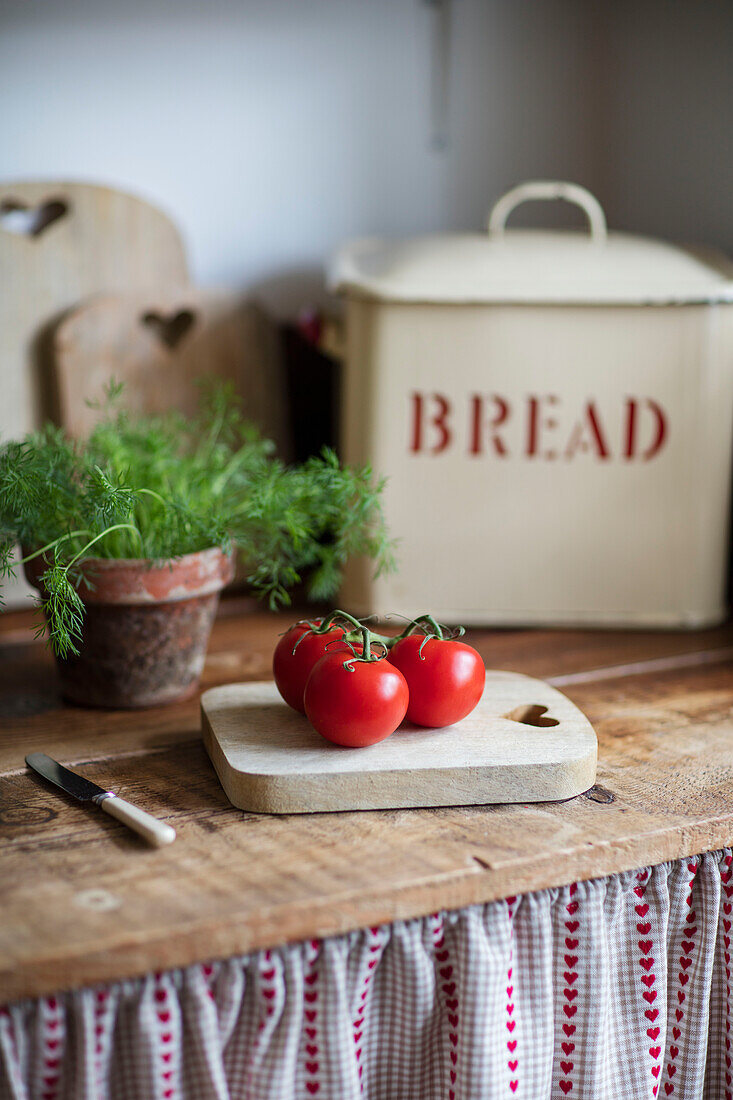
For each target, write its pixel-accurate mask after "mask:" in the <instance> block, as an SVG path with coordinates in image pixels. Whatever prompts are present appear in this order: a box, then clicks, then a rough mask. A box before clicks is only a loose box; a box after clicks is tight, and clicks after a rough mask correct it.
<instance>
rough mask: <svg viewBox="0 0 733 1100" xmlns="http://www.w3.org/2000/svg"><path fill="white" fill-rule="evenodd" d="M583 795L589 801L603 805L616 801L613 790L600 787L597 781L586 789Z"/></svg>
mask: <svg viewBox="0 0 733 1100" xmlns="http://www.w3.org/2000/svg"><path fill="white" fill-rule="evenodd" d="M585 797H586V798H589V799H590V800H591V802H600V803H601V804H602V805H603V806H607V805H608V804H609V803H610V802H615V801H616V796H615V794H614V793H613V791H609V790H608V788H607V787H602V786H601V785H600V784H599V783H596V785H595V786H594V787H591V789H590V790H589V791H586V792H585Z"/></svg>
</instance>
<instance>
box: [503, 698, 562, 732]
mask: <svg viewBox="0 0 733 1100" xmlns="http://www.w3.org/2000/svg"><path fill="white" fill-rule="evenodd" d="M504 717H505V718H508V719H509V721H510V722H521V723H522V725H523V726H559V725H560V723H559V721H558V720H557V718H550V716H549V714H548V713H547V707H542V706H540V704H539V703H523V704H522V705H521V706H520V707H515V708H514V710H510V711H509V713H508V714H505V715H504Z"/></svg>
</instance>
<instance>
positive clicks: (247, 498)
mask: <svg viewBox="0 0 733 1100" xmlns="http://www.w3.org/2000/svg"><path fill="white" fill-rule="evenodd" d="M120 391H121V387H120V386H118V385H116V384H114V383H113V384H112V385H111V386H110V387H109V389H108V391H107V397H106V400H105V410H104V413H105V415H104V417H103V419H102V420H101V421H100V422H99V423H98V424H97V426H96V427H95V428H94V430H93V431H92V433H91V435H90V436H89V438H88V439H87V440H86V441H84V442H83V443H79V442H75V441H73V440H71V439H70V438H69V437H68V436H67V435H66V434H65V433H64V432H63V430H62V429H60V428H58V427H56V426H54V425H51V424H47V425H46V426H45V427H44V428H42V429H41V430H40V431H38V432H34V433H32V434H30V435H28V436H26V437H25V439H23V440H20V441H17V442H9V443H5V444H4V445H3V446H2V447H0V576H3V575H10V574H12V573H13V571H14V565H13V562H12V554H13V551H14V548H15V546H16V544H17V543H20V545H21V547H23V551H24V553H25V555H26V556H25V557H24V559H23V561H28V560H31V559H32V558H36V557H39V556H41V555H44V565H45V566H46V568H45V571H44V572H43V574H42V576H41V578H40V584H41V591H42V597H41V603H42V606H43V609H44V612H45V623H44V625H42V626H41V627H40V630H39V633H43V632H47V635H48V639H49V642H50V644H51V647H52V649H53V650H54V652H55V653H57V654H58V655H59V656H61V657H64V656H68V655H69V654H70V653H77V652H78V643H79V641H80V639H81V631H82V624H83V617H84V605H83V585H84V584H85V583H88V581H86V580H85V578H84V577H83V576H82V574H81V572H80V571H79V568H78V567H79V564H80V563H81V562H82V561H83V560H84V559H85V558H88V557H100V558H147V559H151V560H153V561H156V562H160V561H164V560H168V559H171V558H177V557H180V556H181V555H183V554H190V553H193V552H195V551H198V550H205V549H208V548H210V547H214V546H219V547H221V548H222V549H223V550H224V551H228V550H230V549H232V548H234V547H236V548H237V549H238V550H239V551H240V553H241V554H242V556H243V558H244V561H245V562H247V563H249V567H250V575H249V577H248V580H249V582H250V584H251V585H252V587H253V588H254V589H255V590H256V592H257V593H258V594H259V595H260V596H262V597H264V598H266V599H267V600H268V602H269V605H270V607H272V608H273V609H274V608H276V607H278V606H280V605H282V604H285V603H288V602H289V594H288V593H289V590H290V589H291V588H292V587H293V586H294V585H296V584H298V583H299V582H300V580H301V578H306V581H307V592H308V595H309V596H310V597H311V598H313V599H325V598H327V597H329V596H331V595H332V594H333V593H334V592H335V590H336V588H337V587H338V584H339V581H340V578H341V573H342V569H343V566H344V564H345V563H346V561H347V559H348V558H349V557H350V556H351V555H352V554H356V553H358V554H365V555H367V556H369V557H371V558H372V559H373V560H374V563H375V568H376V570H377V572H381V571H385V570H389V569H392V568H393V567H394V561H393V545H392V543H391V541H390V539H389V537H388V535H387V532H386V529H385V524H384V519H383V516H382V511H381V505H380V496H381V493H382V489H383V481H375V480H374V478H373V477H372V472H371V470H370V469H369V468H368V467H365V468H363V469H354V468H350V467H348V466H342V465H341V464H340V463H339V460H338V458H337V457H336V455H335V454H334V453H333V451H331V450H328V449H324V451H323V452H322V454H321V455H320V456H319V457H313V458H309V459H308V460H307V461H306V462H305V463H303V464H302V465H300V466H286V465H285V464H284V463H283V462H281V461H280V460H279V459H278V458H276V457H275V455H274V445H273V444H272V443H271V442H270V441H269V440H266V439H262V438H261V437H260V435H259V433H258V432H257V430H256V428H254V427H253V426H252V425H251V424H250V423H248V422H247V421H246V420H245V419H244V417H243V415H242V412H241V409H240V406H239V403H238V401H237V399H236V398H235V396H234V393H233V390H232V388H231V387H227V386H218V387H215V388H213V389H210V390H209V391H208V392H206V393H205V394H203V395H202V401H201V406H200V410H199V413H198V415H197V416H196V417H195V418H193V419H190V420H188V419H185V418H184V417H183V416H181V415H179V414H177V413H174V412H169V413H166V414H164V415H160V416H139V417H134V416H131V415H130V414H128V413H127V412H125V411H124V410H120V409H118V401H119V397H120ZM80 590H81V594H80Z"/></svg>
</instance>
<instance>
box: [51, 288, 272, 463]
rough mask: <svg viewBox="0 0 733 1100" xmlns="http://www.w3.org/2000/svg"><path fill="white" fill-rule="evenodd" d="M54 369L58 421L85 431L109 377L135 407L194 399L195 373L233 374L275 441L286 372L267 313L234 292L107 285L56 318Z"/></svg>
mask: <svg viewBox="0 0 733 1100" xmlns="http://www.w3.org/2000/svg"><path fill="white" fill-rule="evenodd" d="M53 377H54V384H55V395H56V401H57V413H58V418H59V420H60V422H61V423H62V424H63V425H64V427H66V428H67V429H68V430H69V431H70V432H71V434H72V435H75V436H77V437H84V436H86V435H87V434H88V433H89V430H90V429H91V428H92V426H93V425H94V423H95V422H96V421H97V420H98V419H99V417H100V415H101V413H100V411H99V409H98V408H92V407H90V405H89V404H88V402H89V401H92V402H95V403H98V402H99V401H100V400H101V399H102V398H103V396H104V388H105V385H106V384H107V383H108V382H109V381H110V379H111V378H113V377H114V378H116V379H117V380H118V381H121V382H123V383H124V384H125V393H124V402H123V403H124V407H125V408H127V409H131V410H133V411H137V412H148V413H149V412H163V411H164V410H166V409H170V408H175V409H178V410H179V411H180V412H182V413H184V414H185V415H186V416H190V415H192V414H193V413H194V412H195V410H196V407H197V405H198V400H199V394H200V389H199V386H198V385H197V380H198V379H200V378H204V377H208V378H217V379H221V380H223V381H229V382H233V383H234V386H235V389H236V391H237V393H238V394H239V395H240V397H241V398H242V400H243V409H244V412H245V415H246V416H247V417H248V418H249V419H251V420H253V421H254V422H255V423H256V424H257V425H258V426H259V427H260V429H261V430H262V432H263V433H264V434H265V435H266V436H268V437H269V438H271V439H274V440H275V441H276V442H277V443H278V444H279V446H280V448H281V449H282V448H283V447H284V446H285V442H286V422H285V400H284V386H283V375H282V370H281V365H280V356H279V352H278V342H277V338H276V334H275V331H274V328H273V325H272V322H270V321H269V320H268V318H266V317H265V315H264V313H263V312H262V310H261V309H259V308H258V307H257V306H256V305H254V304H253V303H252V302H251V301H248V300H246V299H244V298H243V297H242V295H240V294H236V293H233V292H231V291H226V290H220V291H214V290H195V289H193V288H186V289H182V290H179V289H176V288H173V289H171V290H170V291H168V290H165V289H159V290H158V291H157V292H156V293H153V294H143V295H135V294H130V295H106V296H104V297H99V298H96V299H94V300H92V301H89V302H86V303H83V304H82V305H80V306H79V307H78V308H77V309H74V310H73V311H72V312H71V313H69V314H68V316H67V317H66V318H65V319H64V320H63V321H62V323H61V324H60V325H59V326H58V328H57V330H56V335H55V340H54V356H53Z"/></svg>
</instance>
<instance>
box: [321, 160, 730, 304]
mask: <svg viewBox="0 0 733 1100" xmlns="http://www.w3.org/2000/svg"><path fill="white" fill-rule="evenodd" d="M558 198H562V199H565V200H567V201H569V202H572V203H575V204H577V205H579V206H581V207H582V209H583V210H584V211H585V214H586V216H587V218H588V223H589V232H588V233H584V232H574V231H568V230H565V231H549V230H537V229H531V230H518V229H511V230H507V229H506V228H505V225H506V220H507V218H508V216H509V214H510V212H511V211H512V210H513V209H514V207H515V206H518V205H519V204H520V203H522V202H526V201H528V200H530V199H558ZM487 228H488V232H486V233H451V234H443V235H433V236H426V237H418V238H414V239H412V240H383V239H382V240H380V239H367V240H359V241H353V242H351V243H350V244H347V245H345V246H344V247H343V248H342V249H341V250H340V252H339V253H337V255H336V257H335V258H334V261H333V263H332V266H331V271H330V276H329V285H330V286H331V288H332V289H334V290H337V291H343V290H346V291H351V292H353V293H356V294H357V295H359V296H365V297H369V298H376V299H380V300H383V301H392V302H431V303H433V302H434V303H464V304H470V303H486V302H496V303H507V304H510V303H535V304H541V303H548V304H587V305H602V304H613V305H678V304H683V303H688V304H691V303H704V302H730V301H733V266H731V264H730V263H729V261H727V260H726V258H725V257H724V256H723V255H722V254H720V253H715V252H711V253H709V254H706V255H705V256H704V258H703V257H702V256H697V255H695V254H693V253H692V252H689V251H686V250H685V249H683V248H678V247H676V246H674V245H671V244H666V243H664V242H662V241H657V240H652V239H650V238H647V237H636V236H631V235H629V234H626V233H609V232H608V231H607V228H606V219H605V216H604V213H603V210H602V208H601V206H600V204H599V203H598V201H597V200H596V199H595V198H594V197H593V195H591V194H590V192H588V191H586V190H585V189H584V188H582V187H579V186H578V185H577V184H572V183H564V182H560V181H549V180H535V181H532V182H529V183H523V184H520V185H519V186H518V187H515V188H514V189H513V190H511V191H509V192H507V194H506V195H504V196H503V197H502V198H501V199H499V201H498V202H497V203H496V205H495V206H494V208H493V210H492V211H491V214H490V215H489V219H488V227H487Z"/></svg>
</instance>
